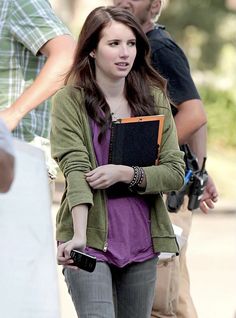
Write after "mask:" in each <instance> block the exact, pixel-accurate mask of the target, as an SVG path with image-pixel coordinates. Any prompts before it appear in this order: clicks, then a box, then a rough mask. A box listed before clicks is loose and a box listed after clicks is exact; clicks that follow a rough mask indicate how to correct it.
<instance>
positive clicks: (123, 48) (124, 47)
mask: <svg viewBox="0 0 236 318" xmlns="http://www.w3.org/2000/svg"><path fill="white" fill-rule="evenodd" d="M120 56H121V57H128V56H129V51H128V47H127V45H122V46H121V48H120Z"/></svg>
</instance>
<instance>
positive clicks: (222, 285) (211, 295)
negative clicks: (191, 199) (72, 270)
mask: <svg viewBox="0 0 236 318" xmlns="http://www.w3.org/2000/svg"><path fill="white" fill-rule="evenodd" d="M56 209H57V204H54V208H53V217H54V216H55V211H56ZM223 212H224V209H223V206H222V207H221V209H216V211H215V212H211V213H210V214H209V215H204V214H203V213H200V212H196V213H195V214H194V216H193V225H192V231H191V236H190V240H189V251H188V265H189V271H190V277H191V290H192V296H193V299H194V302H195V305H196V307H197V311H198V314H199V318H235V317H236V316H234V313H235V312H236V301H235V297H236V284H235V282H236V248H235V238H236V237H235V234H236V213H235V212H236V211H235V209H234V206H232V204H229V206H228V207H226V209H225V212H224V213H223ZM58 275H59V288H60V296H61V318H76V314H75V311H74V308H73V304H72V301H71V299H70V296H69V295H68V293H67V289H66V285H65V283H64V279H63V276H62V274H61V273H60V268H59V271H58ZM140 318H142V317H140ZM189 318H191V317H189Z"/></svg>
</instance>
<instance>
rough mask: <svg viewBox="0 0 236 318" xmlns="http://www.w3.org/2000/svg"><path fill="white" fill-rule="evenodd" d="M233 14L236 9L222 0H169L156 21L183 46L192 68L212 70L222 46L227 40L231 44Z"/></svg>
mask: <svg viewBox="0 0 236 318" xmlns="http://www.w3.org/2000/svg"><path fill="white" fill-rule="evenodd" d="M235 18H236V13H235V12H234V11H231V10H229V9H228V8H227V7H226V5H225V2H224V1H222V0H204V1H203V0H181V1H176V0H169V5H168V7H167V9H166V10H165V11H163V14H162V16H161V18H160V23H161V24H164V25H166V26H167V30H168V31H169V32H170V34H171V35H172V37H173V38H175V40H176V41H177V42H178V43H179V44H180V45H181V46H182V47H183V48H184V50H185V52H186V53H187V55H188V56H189V57H190V59H191V62H192V63H191V64H192V66H193V68H197V69H198V70H207V69H208V70H212V69H214V68H215V67H216V65H217V63H218V59H219V56H220V53H221V50H222V47H223V46H224V45H225V44H227V43H231V44H232V45H235V38H236V37H235V30H236V19H235ZM229 21H231V23H229ZM227 25H230V30H229V29H227ZM224 26H225V28H224ZM232 30H234V32H233V31H232Z"/></svg>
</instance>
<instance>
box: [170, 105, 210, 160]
mask: <svg viewBox="0 0 236 318" xmlns="http://www.w3.org/2000/svg"><path fill="white" fill-rule="evenodd" d="M174 119H175V125H176V128H177V133H178V140H179V144H180V145H182V144H184V143H187V142H188V140H190V139H191V136H192V135H193V134H194V133H195V132H196V131H197V130H199V129H200V128H201V127H203V126H204V125H205V124H206V122H207V117H206V113H205V110H204V107H203V104H202V101H201V100H200V99H191V100H187V101H185V102H183V103H181V104H179V105H178V113H177V114H176V115H175V117H174ZM198 140H199V139H197V140H196V145H195V149H196V146H198V149H197V150H198V154H199V155H200V154H201V158H203V157H204V156H205V154H206V136H205V137H204V138H203V140H201V141H200V142H199V143H198ZM191 149H192V148H191Z"/></svg>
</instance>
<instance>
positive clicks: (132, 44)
mask: <svg viewBox="0 0 236 318" xmlns="http://www.w3.org/2000/svg"><path fill="white" fill-rule="evenodd" d="M128 45H129V46H135V45H136V42H135V41H131V42H129V43H128Z"/></svg>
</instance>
